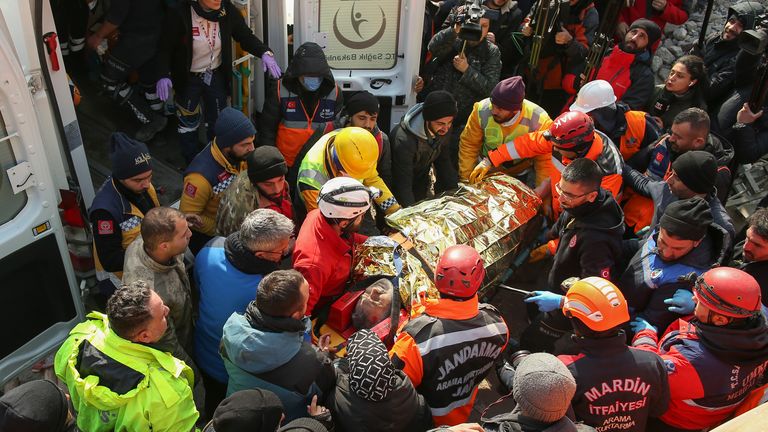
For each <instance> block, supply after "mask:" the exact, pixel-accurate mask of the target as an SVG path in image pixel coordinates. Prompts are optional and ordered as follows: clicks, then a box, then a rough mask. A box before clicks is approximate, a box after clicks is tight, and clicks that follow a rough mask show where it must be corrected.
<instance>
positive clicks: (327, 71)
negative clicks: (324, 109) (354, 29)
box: [282, 42, 336, 95]
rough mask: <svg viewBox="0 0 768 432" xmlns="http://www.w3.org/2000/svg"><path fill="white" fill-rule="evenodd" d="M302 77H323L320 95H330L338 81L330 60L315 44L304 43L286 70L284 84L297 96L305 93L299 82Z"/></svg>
mask: <svg viewBox="0 0 768 432" xmlns="http://www.w3.org/2000/svg"><path fill="white" fill-rule="evenodd" d="M302 75H310V76H321V77H323V83H322V84H321V85H320V89H319V90H318V94H321V95H325V94H328V93H329V92H330V91H331V90H333V88H334V87H335V86H336V80H334V78H333V73H332V72H331V67H330V66H328V60H326V58H325V53H324V52H323V49H322V48H320V45H318V44H316V43H314V42H305V43H303V44H302V45H301V46H300V47H299V48H298V49H297V50H296V52H295V53H294V55H293V60H291V63H290V64H289V65H288V67H287V68H286V69H285V74H284V75H283V78H282V80H283V84H285V86H286V87H287V88H288V89H289V90H290V91H292V92H294V93H296V94H299V95H301V94H303V93H304V92H305V90H304V86H303V85H302V84H301V82H300V81H299V77H300V76H302Z"/></svg>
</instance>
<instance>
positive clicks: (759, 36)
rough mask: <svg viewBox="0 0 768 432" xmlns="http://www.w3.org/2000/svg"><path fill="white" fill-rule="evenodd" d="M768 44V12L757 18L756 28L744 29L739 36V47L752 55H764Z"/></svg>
mask: <svg viewBox="0 0 768 432" xmlns="http://www.w3.org/2000/svg"><path fill="white" fill-rule="evenodd" d="M766 46H768V14H761V15H758V16H757V17H756V18H755V28H754V29H753V30H744V31H743V32H741V35H740V36H739V48H741V49H742V50H744V51H746V52H748V53H749V54H752V55H758V56H759V55H762V54H763V53H764V52H765V48H766Z"/></svg>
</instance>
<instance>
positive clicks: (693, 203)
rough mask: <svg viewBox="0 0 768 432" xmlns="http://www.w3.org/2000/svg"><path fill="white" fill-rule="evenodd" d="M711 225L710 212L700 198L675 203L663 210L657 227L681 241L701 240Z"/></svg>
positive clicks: (707, 205)
mask: <svg viewBox="0 0 768 432" xmlns="http://www.w3.org/2000/svg"><path fill="white" fill-rule="evenodd" d="M711 224H712V210H710V207H709V204H708V203H707V202H706V201H704V199H703V198H701V197H693V198H688V199H684V200H680V201H675V202H673V203H672V204H670V205H668V206H667V208H666V210H664V215H663V216H662V217H661V219H660V220H659V226H660V227H661V228H664V229H665V230H666V231H667V232H668V233H670V234H671V235H673V236H675V237H678V238H681V239H683V240H701V239H702V238H704V236H705V235H706V234H707V229H708V228H709V226H710V225H711Z"/></svg>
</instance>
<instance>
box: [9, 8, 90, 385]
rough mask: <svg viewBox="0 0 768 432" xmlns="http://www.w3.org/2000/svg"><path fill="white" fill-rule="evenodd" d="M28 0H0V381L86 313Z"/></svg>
mask: <svg viewBox="0 0 768 432" xmlns="http://www.w3.org/2000/svg"><path fill="white" fill-rule="evenodd" d="M30 3H31V2H20V1H13V0H0V167H1V169H0V328H1V329H2V334H3V336H2V339H1V340H2V342H0V383H4V382H6V381H7V380H9V379H10V378H12V377H14V376H15V375H16V374H18V373H19V372H21V371H23V370H25V369H28V368H29V367H30V366H31V365H32V364H33V363H34V362H35V361H37V360H39V359H40V358H41V357H43V356H44V355H46V354H47V353H49V352H51V351H53V350H55V349H56V348H57V347H58V346H59V344H60V343H61V342H62V341H63V340H64V339H65V338H66V336H67V334H68V332H69V330H70V329H71V328H72V327H73V326H74V325H76V324H77V323H78V322H80V321H82V320H83V319H84V310H83V306H82V302H81V299H80V292H79V289H78V287H77V283H76V279H75V274H74V270H73V267H72V263H71V262H70V258H69V252H68V249H67V244H66V241H65V237H64V232H63V228H62V223H61V219H60V217H59V212H58V204H59V201H60V195H59V180H60V179H57V178H56V177H57V175H58V173H59V172H63V170H64V168H63V162H62V160H61V151H59V150H58V149H57V150H55V151H52V150H50V147H49V146H51V143H46V142H45V138H44V137H45V136H47V134H48V133H50V131H47V130H43V129H45V128H46V127H47V128H50V129H52V128H53V126H46V124H49V123H45V122H44V121H43V122H41V119H45V118H46V117H45V116H46V115H50V105H48V104H49V101H48V99H47V98H46V97H45V92H46V91H47V90H46V89H45V88H44V86H43V85H41V84H40V67H39V65H40V63H39V62H38V61H37V60H35V61H29V60H30V59H35V58H37V52H36V49H38V48H42V47H37V46H36V42H35V41H39V40H40V38H38V37H37V36H38V35H36V34H35V32H34V30H33V29H32V26H31V25H30V24H31V23H32V15H33V14H32V12H31V8H30ZM47 3H48V2H45V4H46V5H47ZM38 4H39V3H38ZM49 16H50V15H49ZM30 41H31V42H30ZM46 66H47V65H44V67H46ZM61 71H62V72H63V68H62V70H61ZM33 93H34V96H33ZM38 98H42V99H38ZM54 145H58V144H56V143H54ZM88 180H89V181H90V178H89V179H88Z"/></svg>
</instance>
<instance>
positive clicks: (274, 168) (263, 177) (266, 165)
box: [246, 145, 288, 184]
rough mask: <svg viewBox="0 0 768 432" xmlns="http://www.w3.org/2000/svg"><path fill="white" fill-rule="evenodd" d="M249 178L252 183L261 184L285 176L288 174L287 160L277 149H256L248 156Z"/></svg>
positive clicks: (264, 147) (267, 147) (270, 147)
mask: <svg viewBox="0 0 768 432" xmlns="http://www.w3.org/2000/svg"><path fill="white" fill-rule="evenodd" d="M246 160H247V161H248V178H249V179H250V180H251V183H254V184H256V183H259V182H263V181H267V180H269V179H273V178H275V177H280V176H284V175H285V174H286V173H287V172H288V165H286V164H285V158H284V157H283V154H282V153H280V150H278V149H277V147H272V146H269V145H265V146H261V147H256V149H255V150H254V151H252V152H250V153H249V154H248V157H247V158H246Z"/></svg>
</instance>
